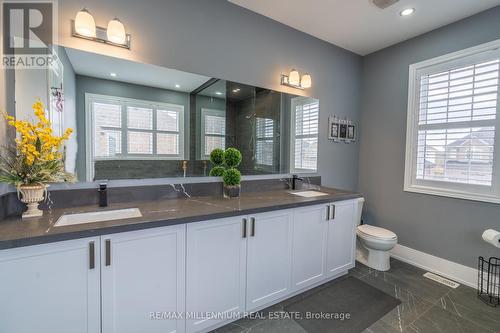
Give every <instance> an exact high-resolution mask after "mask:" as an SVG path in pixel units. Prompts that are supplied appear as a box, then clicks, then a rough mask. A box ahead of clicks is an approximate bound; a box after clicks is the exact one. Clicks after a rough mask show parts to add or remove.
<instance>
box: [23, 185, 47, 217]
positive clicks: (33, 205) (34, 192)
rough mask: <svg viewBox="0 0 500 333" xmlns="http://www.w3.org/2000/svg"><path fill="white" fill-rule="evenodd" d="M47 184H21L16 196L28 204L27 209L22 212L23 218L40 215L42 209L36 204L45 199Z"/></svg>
mask: <svg viewBox="0 0 500 333" xmlns="http://www.w3.org/2000/svg"><path fill="white" fill-rule="evenodd" d="M47 187H48V185H39V184H37V185H21V186H20V187H19V189H18V191H17V196H18V198H19V200H21V202H23V203H25V204H26V205H27V206H28V210H26V211H25V212H24V213H23V215H22V216H23V219H24V218H29V217H37V216H42V215H43V211H42V210H40V209H39V208H38V204H39V203H40V202H41V201H43V200H44V199H45V195H46V193H47Z"/></svg>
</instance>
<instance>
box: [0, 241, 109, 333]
mask: <svg viewBox="0 0 500 333" xmlns="http://www.w3.org/2000/svg"><path fill="white" fill-rule="evenodd" d="M98 259H99V238H84V239H77V240H71V241H64V242H57V243H50V244H43V245H35V246H28V247H21V248H15V249H9V250H1V251H0V299H1V301H0V332H15V333H32V332H77V333H96V332H99V331H100V313H101V311H100V298H99V283H100V274H99V260H98Z"/></svg>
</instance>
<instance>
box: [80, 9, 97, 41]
mask: <svg viewBox="0 0 500 333" xmlns="http://www.w3.org/2000/svg"><path fill="white" fill-rule="evenodd" d="M75 32H76V33H77V34H80V35H83V36H87V37H95V21H94V17H93V16H92V15H91V14H90V13H89V11H88V10H87V9H85V8H84V9H82V10H80V11H79V12H78V13H77V14H76V17H75Z"/></svg>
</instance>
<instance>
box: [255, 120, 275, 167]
mask: <svg viewBox="0 0 500 333" xmlns="http://www.w3.org/2000/svg"><path fill="white" fill-rule="evenodd" d="M255 132H256V143H255V145H256V147H255V161H256V163H257V165H258V166H261V167H272V166H273V164H274V163H273V160H274V156H273V151H274V120H272V119H270V118H259V117H256V125H255Z"/></svg>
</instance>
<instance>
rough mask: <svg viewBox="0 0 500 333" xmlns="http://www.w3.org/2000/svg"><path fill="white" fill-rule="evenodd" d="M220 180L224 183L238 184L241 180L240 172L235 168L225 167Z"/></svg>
mask: <svg viewBox="0 0 500 333" xmlns="http://www.w3.org/2000/svg"><path fill="white" fill-rule="evenodd" d="M222 180H223V181H224V185H229V186H234V185H239V184H240V182H241V173H240V172H239V171H238V170H237V169H235V168H231V169H227V170H226V171H225V172H224V175H223V176H222Z"/></svg>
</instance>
